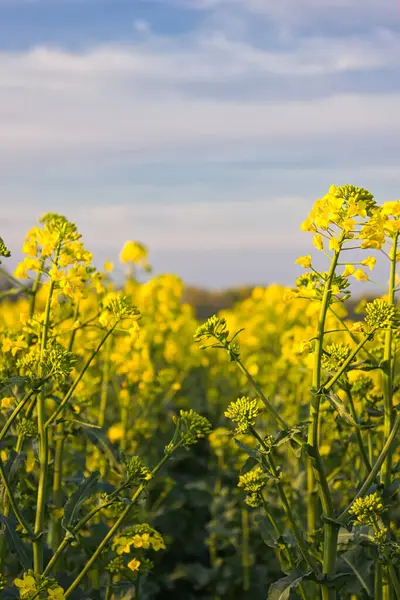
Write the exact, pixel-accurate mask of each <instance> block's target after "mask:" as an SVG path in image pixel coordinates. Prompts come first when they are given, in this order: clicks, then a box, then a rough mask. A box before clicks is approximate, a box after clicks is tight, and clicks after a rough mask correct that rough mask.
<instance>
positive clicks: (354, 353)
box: [318, 329, 376, 393]
mask: <svg viewBox="0 0 400 600" xmlns="http://www.w3.org/2000/svg"><path fill="white" fill-rule="evenodd" d="M375 332H376V329H373V330H372V331H370V332H369V333H367V334H366V335H365V337H364V338H363V339H362V340H361V342H359V343H358V345H357V346H356V347H355V348H354V350H353V351H352V352H351V353H350V354H349V356H348V357H347V358H346V360H345V361H344V363H343V364H342V366H341V367H340V369H338V371H337V372H336V373H335V375H333V376H332V377H331V379H329V381H328V382H327V383H326V384H325V385H324V386H323V387H322V389H321V390H320V391H321V392H322V393H327V392H329V390H330V389H331V388H332V387H333V386H334V385H335V383H336V382H337V380H338V379H339V378H340V377H341V376H342V375H343V373H344V372H345V371H346V369H347V367H348V366H349V364H350V363H351V362H352V361H353V360H354V358H355V357H356V356H357V354H358V353H359V352H360V350H361V349H362V348H363V346H365V344H366V343H367V342H368V341H369V340H372V338H373V337H374V335H375ZM318 389H320V388H318Z"/></svg>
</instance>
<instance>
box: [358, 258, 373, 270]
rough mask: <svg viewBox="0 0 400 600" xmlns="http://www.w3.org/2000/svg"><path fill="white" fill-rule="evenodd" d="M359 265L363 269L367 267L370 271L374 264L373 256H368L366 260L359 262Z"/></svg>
mask: <svg viewBox="0 0 400 600" xmlns="http://www.w3.org/2000/svg"><path fill="white" fill-rule="evenodd" d="M361 264H362V265H364V267H369V270H370V271H372V269H373V268H374V266H375V264H376V258H374V257H373V256H368V257H367V258H365V259H364V260H362V261H361Z"/></svg>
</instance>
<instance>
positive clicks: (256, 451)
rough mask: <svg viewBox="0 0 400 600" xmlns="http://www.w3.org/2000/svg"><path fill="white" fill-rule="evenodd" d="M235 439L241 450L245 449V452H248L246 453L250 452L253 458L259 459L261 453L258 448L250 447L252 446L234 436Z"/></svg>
mask: <svg viewBox="0 0 400 600" xmlns="http://www.w3.org/2000/svg"><path fill="white" fill-rule="evenodd" d="M234 441H235V444H236V446H239V448H240V449H241V450H243V451H244V452H246V454H248V455H249V456H250V457H251V458H254V459H255V460H258V458H259V456H260V453H259V452H258V450H255V449H254V448H250V446H246V444H243V443H242V442H240V441H239V440H237V439H236V438H234Z"/></svg>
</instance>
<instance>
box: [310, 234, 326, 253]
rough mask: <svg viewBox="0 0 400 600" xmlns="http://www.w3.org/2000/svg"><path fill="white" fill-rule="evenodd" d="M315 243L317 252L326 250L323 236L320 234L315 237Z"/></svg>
mask: <svg viewBox="0 0 400 600" xmlns="http://www.w3.org/2000/svg"><path fill="white" fill-rule="evenodd" d="M313 243H314V246H315V247H316V248H317V250H323V249H324V241H323V239H322V236H321V235H320V234H319V233H316V234H315V235H314V238H313Z"/></svg>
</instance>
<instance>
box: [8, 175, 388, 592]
mask: <svg viewBox="0 0 400 600" xmlns="http://www.w3.org/2000/svg"><path fill="white" fill-rule="evenodd" d="M299 226H300V224H299ZM301 228H302V229H303V231H304V236H308V237H309V239H310V254H307V255H305V256H301V257H299V258H298V259H297V261H296V262H297V263H298V269H299V277H298V279H297V281H296V282H294V286H293V288H290V289H286V288H283V287H281V286H279V285H271V286H269V287H266V288H261V287H257V288H255V289H254V290H253V292H252V295H251V297H250V298H247V299H245V300H242V301H241V302H239V303H238V304H237V305H236V306H235V307H234V309H232V310H229V311H222V312H220V313H219V314H218V315H215V316H213V317H211V318H210V319H208V320H207V321H206V322H204V323H199V322H198V321H197V320H196V319H195V316H194V311H193V308H192V307H191V306H189V305H188V304H185V303H183V302H182V294H183V283H182V281H181V280H180V279H179V278H178V277H176V276H174V275H161V276H155V277H150V276H148V277H146V281H145V282H142V281H143V277H142V273H143V272H149V271H150V267H149V265H148V257H147V250H146V248H145V247H144V246H142V245H141V244H139V243H136V242H133V241H129V242H126V243H125V245H124V246H123V248H122V250H121V254H120V260H121V263H122V264H123V266H124V270H125V280H124V284H123V286H117V285H116V284H115V283H113V277H112V271H113V265H112V264H111V263H106V264H105V265H104V268H103V269H102V270H100V271H99V270H97V269H96V268H95V267H94V266H93V257H92V254H91V253H90V249H87V248H86V247H85V246H84V245H83V242H82V239H81V237H80V235H79V232H78V230H77V227H76V226H75V225H74V224H73V223H71V222H69V221H68V220H67V219H66V218H65V217H63V216H60V215H57V214H51V213H50V214H47V215H45V216H44V217H42V218H41V219H40V221H39V224H38V225H37V226H35V227H33V229H32V230H31V231H29V232H28V234H27V236H26V239H25V241H22V242H23V248H22V249H23V254H24V258H23V260H22V262H21V263H20V264H19V265H18V266H17V268H16V270H15V272H14V274H13V275H9V278H10V281H11V285H12V287H11V288H10V289H9V290H7V291H5V292H2V293H1V303H0V331H1V337H0V349H1V353H0V406H1V425H0V442H1V446H0V479H1V512H0V588H1V590H2V591H1V598H2V599H4V600H8V599H12V598H22V599H30V600H31V599H34V598H39V599H40V598H48V599H53V600H62V599H64V598H70V599H71V600H74V599H77V600H78V599H81V600H84V599H86V600H100V599H101V600H103V599H104V600H130V599H138V598H139V599H140V600H153V599H154V600H158V599H163V600H168V599H169V598H171V599H172V598H174V599H182V600H192V599H202V600H224V599H226V600H239V599H240V600H241V599H244V600H246V599H249V600H267V599H268V600H289V599H290V598H302V599H303V600H307V599H309V600H319V599H321V598H322V599H323V600H357V599H359V600H366V599H369V598H374V599H376V600H395V599H396V598H397V599H399V600H400V541H399V540H400V506H399V495H398V488H399V484H400V461H399V458H400V453H399V444H398V442H399V429H400V413H399V411H398V406H399V405H398V395H399V389H400V378H399V376H398V369H397V367H398V356H397V353H398V347H399V341H400V329H399V325H400V320H399V312H398V309H397V303H396V291H397V286H399V285H400V279H399V277H398V275H397V271H396V266H397V262H398V260H399V258H400V253H399V249H398V237H399V231H400V201H393V202H386V203H384V204H382V205H380V204H379V203H378V202H377V201H376V200H375V198H374V197H373V195H372V194H371V193H370V192H368V191H367V190H365V189H363V188H357V187H355V186H352V185H345V186H342V187H336V186H332V187H331V188H330V189H329V191H328V192H327V194H326V195H325V196H323V197H322V198H320V199H318V200H317V201H316V202H315V204H314V206H313V208H312V210H311V212H310V213H309V215H308V216H307V218H306V219H305V221H304V222H303V224H302V225H301ZM0 233H2V234H3V237H4V241H3V240H2V239H1V238H0V255H1V258H2V262H3V265H2V267H5V268H6V267H7V259H8V257H9V251H8V249H7V239H6V232H0ZM314 263H315V265H317V264H318V265H320V264H325V266H324V268H323V270H320V268H319V267H318V268H317V267H316V266H314ZM376 264H379V268H380V270H381V271H382V272H385V273H386V280H387V287H386V289H380V288H379V287H376V296H377V298H376V299H374V300H371V301H370V302H367V301H362V302H360V303H359V305H358V307H357V315H356V318H355V319H350V318H349V316H348V314H347V311H346V301H347V300H349V298H350V296H351V293H352V285H353V283H355V282H363V281H368V280H369V279H370V278H371V277H372V275H371V272H372V271H373V269H374V268H375V266H376ZM4 272H5V271H4ZM357 285H358V283H357Z"/></svg>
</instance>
